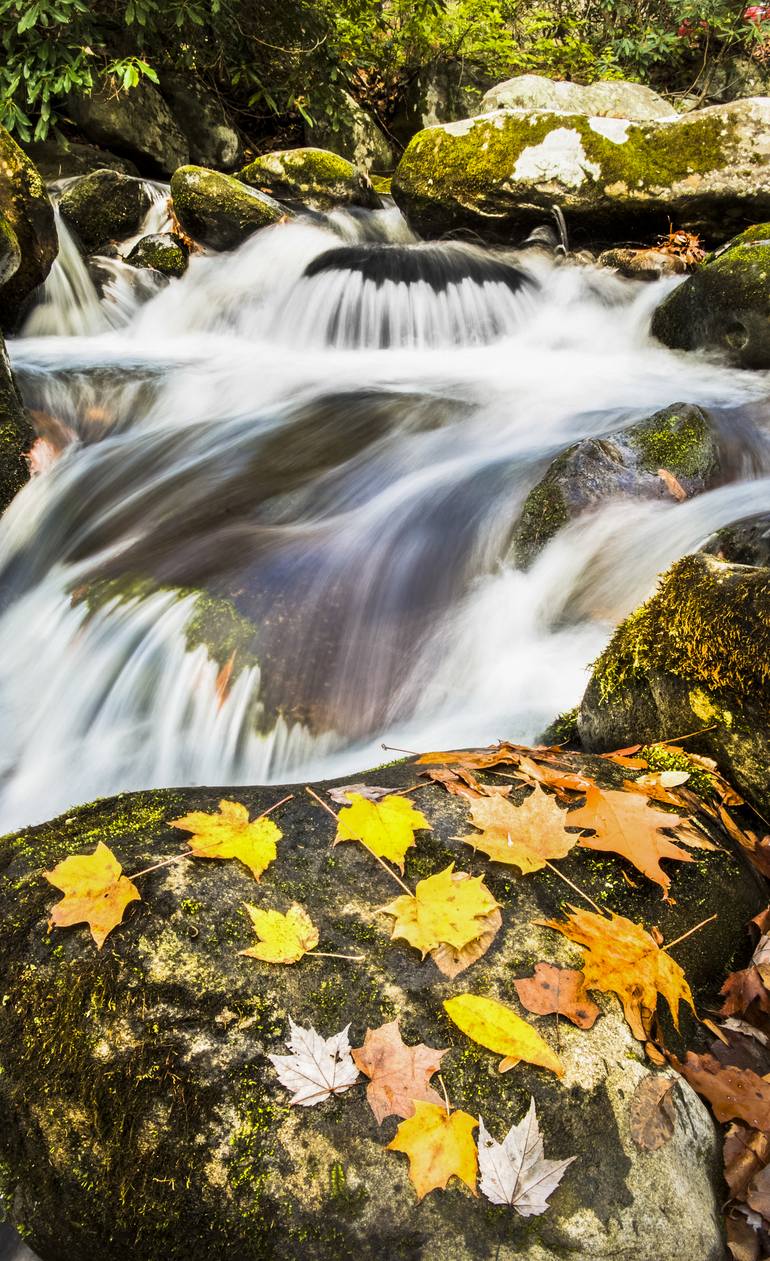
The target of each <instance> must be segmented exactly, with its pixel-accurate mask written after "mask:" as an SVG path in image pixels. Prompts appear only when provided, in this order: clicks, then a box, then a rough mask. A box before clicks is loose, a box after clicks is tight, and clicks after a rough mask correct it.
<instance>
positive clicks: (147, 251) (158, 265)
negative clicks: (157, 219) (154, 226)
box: [126, 232, 189, 277]
mask: <svg viewBox="0 0 770 1261" xmlns="http://www.w3.org/2000/svg"><path fill="white" fill-rule="evenodd" d="M188 258H189V251H188V249H187V246H186V245H185V243H184V241H183V240H182V238H181V237H179V236H177V235H176V234H175V233H173V232H155V233H153V234H152V235H151V236H143V237H142V239H141V241H137V243H136V245H135V246H134V247H133V249H132V250H131V251H130V253H128V254H127V255H126V262H127V263H130V264H131V266H132V267H150V268H151V269H152V270H153V271H159V272H160V273H161V274H162V275H164V276H169V277H178V276H183V275H184V273H185V272H186V271H187V263H188Z"/></svg>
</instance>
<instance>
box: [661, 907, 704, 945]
mask: <svg viewBox="0 0 770 1261" xmlns="http://www.w3.org/2000/svg"><path fill="white" fill-rule="evenodd" d="M717 918H718V916H717V915H716V914H714V915H709V917H708V919H702V920H701V922H700V924H696V925H695V927H694V928H688V930H687V932H686V933H682V935H681V937H675V938H674V940H673V941H670V942H669V943H668V945H666V944H665V943H664V944H663V945H662V946H661V950H671V948H672V946H678V945H679V943H680V941H684V940H685V938H686V937H692V935H693V933H697V931H698V929H699V928H705V926H706V924H711V923H712V922H713V921H714V920H715V919H717Z"/></svg>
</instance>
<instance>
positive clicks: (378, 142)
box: [305, 88, 396, 175]
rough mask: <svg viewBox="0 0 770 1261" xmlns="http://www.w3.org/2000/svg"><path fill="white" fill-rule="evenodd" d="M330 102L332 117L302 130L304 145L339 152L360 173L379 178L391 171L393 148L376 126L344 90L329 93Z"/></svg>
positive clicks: (321, 118) (361, 106) (322, 119)
mask: <svg viewBox="0 0 770 1261" xmlns="http://www.w3.org/2000/svg"><path fill="white" fill-rule="evenodd" d="M332 100H333V108H332V112H331V114H328V115H325V116H324V117H319V118H318V119H317V120H316V122H315V123H314V124H313V126H312V127H306V128H305V138H306V140H307V143H308V144H309V145H315V146H317V147H318V148H319V149H330V150H331V151H332V153H338V154H339V155H340V157H343V158H347V159H348V161H349V162H352V163H353V164H354V166H357V167H360V168H361V170H362V171H377V172H378V173H379V174H381V175H382V174H387V173H388V172H389V171H392V170H393V167H394V166H395V164H396V159H395V154H394V151H393V146H392V145H391V143H390V141H389V140H388V138H387V136H386V135H385V132H384V131H383V130H382V128H381V127H380V125H379V123H377V122H376V120H375V119H374V118H373V117H372V115H371V114H370V113H368V111H367V110H365V109H364V107H363V105H359V103H358V101H357V100H356V99H355V98H354V97H352V96H351V95H350V93H349V92H346V91H345V90H344V89H343V88H338V89H337V90H336V91H335V92H334V93H332Z"/></svg>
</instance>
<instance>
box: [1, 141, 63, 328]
mask: <svg viewBox="0 0 770 1261" xmlns="http://www.w3.org/2000/svg"><path fill="white" fill-rule="evenodd" d="M0 214H2V215H3V220H4V223H5V224H6V226H8V225H9V226H10V228H11V229H12V231H13V233H14V236H15V238H16V243H17V245H18V251H19V262H18V265H17V267H16V268H15V269H14V271H13V273H12V274H11V275H10V276H9V278H8V279H6V280H5V282H4V283H3V284H2V287H0V324H1V325H2V327H3V328H5V329H9V328H12V327H13V326H14V324H15V323H16V320H17V319H18V316H19V313H20V310H21V307H22V306H23V304H24V302H25V301H26V299H27V298H28V297H29V295H30V294H31V293H32V292H33V290H34V289H36V288H37V287H38V285H41V284H42V283H43V281H44V280H45V278H46V276H47V275H48V273H49V271H50V270H51V265H52V264H53V261H54V259H55V258H56V255H57V252H58V249H59V241H58V238H57V235H56V224H55V222H54V214H53V207H52V205H51V202H50V201H49V198H48V194H47V193H46V191H45V187H44V185H43V181H42V179H41V176H40V172H39V171H38V170H37V168H36V167H34V166H33V165H32V163H31V162H30V160H29V158H28V157H27V155H26V154H25V153H22V151H21V149H20V148H19V146H18V145H17V144H16V141H15V140H14V139H13V138H12V137H11V136H10V135H9V134H8V132H7V131H6V130H5V128H3V127H0Z"/></svg>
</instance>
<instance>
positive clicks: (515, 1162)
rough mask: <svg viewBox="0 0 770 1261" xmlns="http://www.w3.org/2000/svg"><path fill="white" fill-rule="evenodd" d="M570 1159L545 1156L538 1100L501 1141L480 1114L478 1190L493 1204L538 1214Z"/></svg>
mask: <svg viewBox="0 0 770 1261" xmlns="http://www.w3.org/2000/svg"><path fill="white" fill-rule="evenodd" d="M575 1159H576V1157H575V1156H570V1157H569V1159H568V1160H546V1159H545V1158H544V1155H543V1140H542V1138H541V1137H540V1127H539V1126H538V1123H537V1112H536V1111H535V1101H534V1099H532V1098H531V1099H530V1103H529V1112H528V1113H527V1115H526V1116H525V1117H524V1119H523V1120H521V1121H519V1124H518V1125H512V1126H511V1128H510V1130H509V1131H508V1134H507V1136H506V1137H505V1139H504V1140H503V1142H502V1143H496V1142H495V1140H494V1139H493V1138H492V1136H491V1134H490V1133H489V1131H488V1130H487V1128H486V1126H485V1125H484V1122H483V1121H482V1119H481V1117H479V1172H480V1174H481V1177H480V1178H479V1190H480V1191H481V1193H482V1195H485V1196H486V1197H487V1199H488V1200H491V1201H492V1203H493V1204H510V1206H511V1208H515V1209H516V1212H517V1213H520V1214H521V1216H522V1217H536V1216H539V1214H540V1213H545V1211H546V1209H548V1208H549V1207H550V1206H549V1204H548V1196H549V1195H550V1194H551V1193H552V1192H553V1191H555V1190H556V1188H557V1186H558V1185H559V1183H560V1182H561V1180H562V1178H563V1176H564V1171H565V1169H566V1168H567V1166H568V1165H571V1164H572V1162H573V1160H575Z"/></svg>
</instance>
